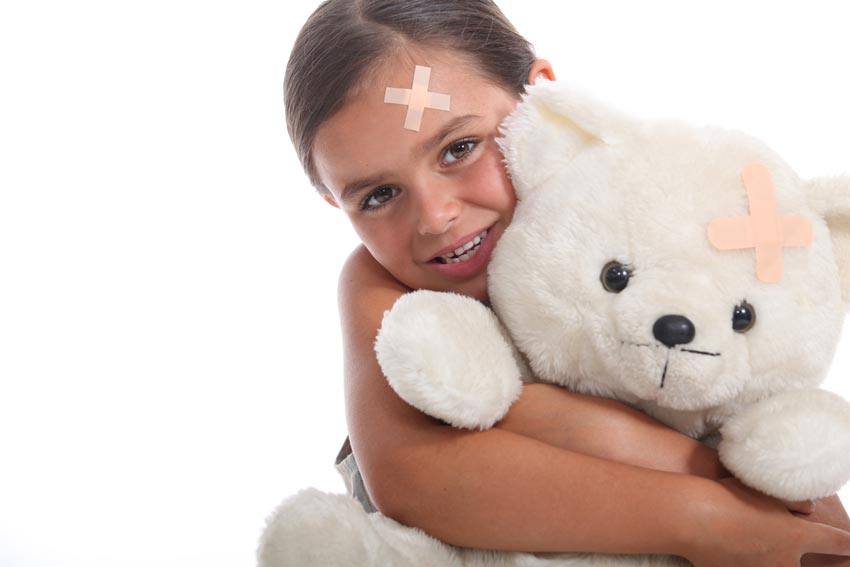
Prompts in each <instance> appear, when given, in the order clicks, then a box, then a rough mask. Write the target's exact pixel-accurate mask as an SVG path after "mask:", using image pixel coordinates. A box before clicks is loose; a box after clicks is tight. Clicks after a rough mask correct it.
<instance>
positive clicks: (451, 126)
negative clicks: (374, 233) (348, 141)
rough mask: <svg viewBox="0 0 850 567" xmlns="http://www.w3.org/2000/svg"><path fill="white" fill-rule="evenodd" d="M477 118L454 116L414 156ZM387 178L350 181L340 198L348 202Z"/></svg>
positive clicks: (377, 176)
mask: <svg viewBox="0 0 850 567" xmlns="http://www.w3.org/2000/svg"><path fill="white" fill-rule="evenodd" d="M479 118H482V116H481V115H479V114H464V115H462V116H456V117H454V118H452V119H451V120H449V121H448V122H446V123H445V124H444V125H443V127H442V128H440V130H439V131H438V132H437V133H436V134H434V135H433V136H431V137H430V138H428V139H427V140H425V141H424V142H422V143H421V144H419V146H417V148H416V150H415V152H416V154H417V155H423V154H426V153H428V152H429V151H431V149H433V148H434V146H436V145H437V144H439V143H440V142H442V141H443V139H444V138H446V136H448V135H449V134H451V133H452V132H454V131H455V130H458V129H460V128H463V127H464V126H466V125H468V124H469V123H470V122H473V121H475V120H477V119H479ZM388 177H390V174H389V173H386V172H384V173H379V174H377V175H370V176H369V177H364V178H363V179H358V180H356V181H352V182H351V183H349V184H347V185H346V186H345V187H344V188H343V190H342V193H341V194H340V197H341V198H342V200H343V201H348V200H350V199H352V198H353V197H354V196H355V195H356V194H357V193H358V192H360V191H362V190H363V189H365V188H366V187H371V186H373V185H378V184H379V183H380V182H381V181H382V180H384V179H386V178H388Z"/></svg>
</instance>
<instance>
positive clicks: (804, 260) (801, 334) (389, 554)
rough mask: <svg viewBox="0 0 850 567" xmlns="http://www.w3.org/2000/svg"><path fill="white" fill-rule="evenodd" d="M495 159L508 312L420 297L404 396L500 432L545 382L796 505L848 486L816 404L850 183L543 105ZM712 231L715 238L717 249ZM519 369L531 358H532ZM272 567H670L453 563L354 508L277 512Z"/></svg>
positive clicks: (527, 102) (379, 348) (383, 345)
mask: <svg viewBox="0 0 850 567" xmlns="http://www.w3.org/2000/svg"><path fill="white" fill-rule="evenodd" d="M503 135H504V137H503V138H502V139H500V140H499V142H500V145H501V146H502V149H503V152H504V153H505V156H506V162H507V165H508V170H509V173H510V174H511V177H512V179H513V184H514V187H515V189H516V192H517V196H518V199H519V201H518V203H517V206H516V210H515V213H514V217H513V220H512V223H511V225H510V227H509V228H508V229H507V230H506V231H505V233H504V234H503V235H502V237H501V239H500V241H499V243H498V245H497V246H496V249H495V251H494V255H493V258H492V260H491V263H490V266H489V284H488V285H489V291H490V298H491V301H492V305H493V308H494V310H495V311H496V313H498V317H499V318H498V319H497V318H496V316H495V315H494V313H493V312H492V311H491V310H489V309H488V308H486V307H485V306H484V305H482V304H481V303H479V302H477V301H475V300H474V299H471V298H467V297H463V296H459V295H455V294H449V293H437V292H428V291H419V292H414V293H411V294H408V295H406V296H404V297H402V298H401V299H400V300H399V301H398V302H397V303H396V304H395V305H394V306H393V308H392V310H391V311H389V312H387V313H386V314H385V317H384V321H383V323H382V327H381V331H380V333H379V336H378V340H377V341H376V352H377V354H378V359H379V362H380V363H381V367H382V370H383V371H384V374H385V375H386V376H387V378H388V380H389V381H390V383H391V385H392V386H393V388H394V389H395V390H396V392H398V394H399V395H400V396H401V397H402V398H404V399H405V400H407V401H408V402H409V403H411V404H412V405H414V406H416V407H417V408H419V409H420V410H422V411H424V412H426V413H428V414H430V415H433V416H435V417H438V418H440V419H443V420H445V421H446V422H448V423H451V424H453V425H455V426H458V427H467V428H486V427H490V426H492V425H493V424H494V423H495V422H497V421H498V420H499V419H501V418H502V417H503V416H504V414H505V413H506V412H507V410H508V408H509V407H510V405H511V404H512V403H513V401H514V400H515V399H516V398H517V396H518V395H519V393H520V390H521V381H520V378H521V377H523V376H525V377H528V376H529V371H528V370H527V369H526V368H525V366H524V363H523V357H524V358H525V359H527V361H528V363H529V364H530V366H531V369H532V370H533V374H534V377H535V378H536V379H537V380H540V381H546V382H552V383H556V384H561V385H563V386H566V387H568V388H570V389H573V390H576V391H580V392H586V393H590V394H593V395H598V396H606V397H611V398H616V399H619V400H622V401H625V402H627V403H630V404H632V405H634V406H636V407H638V408H641V409H643V410H644V411H646V412H647V413H649V414H650V415H653V416H655V417H656V418H658V419H660V420H662V421H664V422H666V423H668V424H670V425H671V426H673V427H675V428H677V429H679V430H680V431H683V432H685V433H687V434H689V435H691V436H693V437H696V438H700V439H705V440H713V441H716V440H717V439H719V440H720V443H719V451H720V455H721V459H722V461H723V463H724V465H725V466H726V467H727V468H728V469H730V470H731V471H732V472H733V473H734V474H735V475H736V476H737V477H738V478H739V479H741V480H742V481H743V482H745V483H747V484H749V485H751V486H753V487H755V488H757V489H759V490H762V491H764V492H766V493H768V494H771V495H773V496H776V497H779V498H783V499H786V500H804V499H811V498H817V497H821V496H826V495H829V494H832V493H834V492H836V491H837V490H838V488H839V487H840V486H841V485H842V484H843V483H844V482H845V481H846V480H847V479H848V477H850V404H847V403H846V402H845V401H844V400H842V399H841V398H839V397H838V396H836V395H834V394H831V393H829V392H826V391H823V390H818V389H816V387H817V385H818V384H819V383H820V382H821V380H822V379H823V377H824V375H825V373H826V370H827V368H828V366H829V363H830V361H831V359H832V356H833V353H834V351H835V347H836V345H837V343H838V339H839V336H840V332H841V326H842V322H843V319H844V315H845V312H846V310H847V308H848V304H850V179H848V178H832V179H826V178H824V179H816V180H811V181H808V182H805V181H801V180H800V179H799V178H798V177H797V176H796V175H795V174H794V172H793V171H792V170H791V169H790V168H789V167H788V166H787V165H786V164H785V163H784V162H783V161H782V160H781V159H780V158H779V157H778V156H777V155H776V154H775V153H773V152H772V151H771V150H770V149H769V148H767V147H766V146H765V145H763V144H762V143H760V142H758V141H757V140H754V139H753V138H751V137H748V136H746V135H744V134H741V133H738V132H730V131H726V130H720V129H712V128H695V127H692V126H689V125H686V124H682V123H673V122H646V121H637V120H634V119H630V118H628V117H626V116H623V115H621V114H620V113H618V112H616V111H614V110H612V109H609V108H606V107H605V105H602V104H600V103H599V102H598V101H595V100H593V99H592V98H590V97H588V96H587V95H585V94H584V93H582V92H581V91H579V90H577V89H575V88H572V87H570V86H565V85H564V84H563V83H548V82H545V81H544V82H541V83H538V85H536V86H533V87H529V90H528V94H527V95H526V96H525V97H524V101H523V103H522V104H520V105H519V106H518V107H517V110H516V111H515V112H514V113H513V114H512V115H511V116H509V117H508V119H507V120H506V122H505V124H504V125H503ZM709 227H711V228H709ZM517 349H518V351H519V352H521V353H522V354H521V355H520V354H519V352H517ZM259 557H260V564H261V565H262V566H263V567H281V566H283V565H322V566H332V565H375V566H378V565H380V566H384V565H393V566H396V565H398V566H404V565H423V566H427V565H435V566H436V565H440V566H443V565H446V566H453V565H458V566H461V565H463V566H477V565H490V566H504V567H508V566H515V567H519V566H527V567H530V566H532V565H533V566H540V567H543V566H546V567H550V566H551V567H554V566H563V567H566V566H575V567H578V566H581V567H590V566H593V567H614V566H622V567H627V566H628V567H638V566H644V567H650V566H652V567H655V566H658V567H661V566H673V565H686V564H688V563H687V562H685V561H684V560H682V559H679V558H675V557H664V556H654V557H642V556H604V555H586V554H557V555H546V556H545V557H543V556H535V555H533V554H522V553H496V552H481V551H474V550H459V549H457V548H453V547H451V546H447V545H445V544H442V543H440V542H438V541H437V540H434V539H433V538H430V537H429V536H427V535H426V534H424V533H423V532H421V531H419V530H416V529H412V528H406V527H404V526H401V525H399V524H397V523H396V522H393V521H392V520H390V519H388V518H386V517H384V516H382V515H381V514H379V513H374V514H370V515H367V514H366V513H365V511H364V510H363V509H362V508H361V507H360V506H359V505H358V504H356V503H355V502H354V501H353V500H351V499H349V498H346V497H342V496H334V495H325V494H322V493H319V492H317V491H304V492H302V493H300V494H298V495H296V496H295V497H293V498H291V499H289V500H288V501H286V502H284V504H283V505H282V506H281V507H280V508H279V509H278V511H277V512H276V514H275V515H274V516H273V517H272V519H271V520H270V523H269V526H268V528H267V530H266V533H265V534H264V536H263V539H262V541H261V546H260V551H259Z"/></svg>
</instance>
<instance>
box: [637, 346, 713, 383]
mask: <svg viewBox="0 0 850 567" xmlns="http://www.w3.org/2000/svg"><path fill="white" fill-rule="evenodd" d="M620 342H621V343H622V344H624V345H631V346H637V347H647V348H652V347H655V348H661V347H662V346H665V345H659V344H655V345H653V344H649V343H633V342H631V341H620ZM666 348H667V356H666V357H665V359H664V369H663V370H662V371H661V384H660V385H659V386H658V388H659V389H661V388H664V382H665V381H666V380H667V368H668V366H669V365H670V352H671V351H679V352H689V353H691V354H699V355H701V356H720V353H719V352H709V351H705V350H696V349H692V348H675V347H666Z"/></svg>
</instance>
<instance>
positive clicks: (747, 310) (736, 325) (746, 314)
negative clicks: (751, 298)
mask: <svg viewBox="0 0 850 567" xmlns="http://www.w3.org/2000/svg"><path fill="white" fill-rule="evenodd" d="M755 324H756V308H755V307H753V306H752V305H750V304H749V303H747V302H746V301H744V302H742V303H740V304H739V305H736V306H735V310H734V311H733V312H732V328H733V329H734V330H735V332H736V333H746V332H747V331H749V330H750V329H752V328H753V326H754V325H755Z"/></svg>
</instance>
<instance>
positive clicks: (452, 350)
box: [375, 290, 523, 429]
mask: <svg viewBox="0 0 850 567" xmlns="http://www.w3.org/2000/svg"><path fill="white" fill-rule="evenodd" d="M375 352H376V354H377V357H378V362H379V363H380V365H381V370H382V371H383V373H384V375H385V376H386V377H387V380H388V381H389V383H390V385H391V386H392V388H393V389H394V390H395V391H396V393H397V394H398V395H399V396H400V397H401V398H402V399H404V400H405V401H406V402H407V403H409V404H411V405H412V406H414V407H416V408H417V409H419V410H420V411H423V412H425V413H427V414H428V415H431V416H433V417H436V418H438V419H442V420H443V421H446V422H447V423H450V424H451V425H454V426H455V427H463V428H468V429H476V428H477V429H486V428H489V427H492V426H493V424H494V423H496V422H497V421H499V420H500V419H501V418H502V417H504V415H505V414H506V413H507V411H508V408H510V406H511V404H512V403H513V402H514V401H515V400H516V399H517V398H518V397H519V395H520V392H521V390H522V381H521V376H522V375H523V369H522V365H521V362H520V361H519V358H518V356H517V355H516V353H515V350H514V349H513V347H512V345H511V343H510V342H509V340H508V338H507V334H506V332H505V331H504V329H503V327H502V326H501V324H500V323H499V321H498V319H497V318H496V316H495V315H494V314H493V312H492V311H491V310H490V309H488V308H487V307H485V306H484V305H482V304H481V303H479V302H478V301H476V300H475V299H472V298H469V297H466V296H461V295H458V294H454V293H442V292H433V291H425V290H421V291H416V292H413V293H409V294H407V295H404V296H402V297H401V298H399V300H398V301H396V303H395V304H394V305H393V307H392V309H391V310H389V311H387V312H386V313H384V319H383V321H382V323H381V328H380V330H379V331H378V336H377V339H376V341H375Z"/></svg>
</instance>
